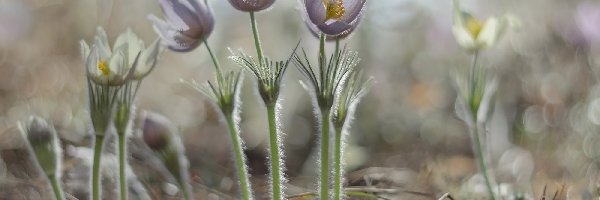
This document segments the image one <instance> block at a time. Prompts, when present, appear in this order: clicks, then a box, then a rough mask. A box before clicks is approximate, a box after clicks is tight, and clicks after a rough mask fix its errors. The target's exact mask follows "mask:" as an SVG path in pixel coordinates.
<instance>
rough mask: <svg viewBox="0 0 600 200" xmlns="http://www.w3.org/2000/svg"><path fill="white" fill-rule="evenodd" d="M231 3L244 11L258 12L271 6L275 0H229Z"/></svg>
mask: <svg viewBox="0 0 600 200" xmlns="http://www.w3.org/2000/svg"><path fill="white" fill-rule="evenodd" d="M229 3H230V4H231V6H233V7H234V8H235V9H238V10H240V11H243V12H258V11H261V10H264V9H267V8H269V7H271V5H273V3H275V0H229Z"/></svg>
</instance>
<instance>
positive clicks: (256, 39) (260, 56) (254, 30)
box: [250, 12, 263, 64]
mask: <svg viewBox="0 0 600 200" xmlns="http://www.w3.org/2000/svg"><path fill="white" fill-rule="evenodd" d="M250 24H252V35H254V46H255V47H256V56H257V57H258V63H260V64H262V63H263V52H262V45H261V43H260V36H259V35H258V27H257V26H256V19H255V18H254V12H250Z"/></svg>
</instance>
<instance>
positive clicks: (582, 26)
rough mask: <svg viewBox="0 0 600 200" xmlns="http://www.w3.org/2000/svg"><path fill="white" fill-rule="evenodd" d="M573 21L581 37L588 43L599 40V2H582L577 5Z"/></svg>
mask: <svg viewBox="0 0 600 200" xmlns="http://www.w3.org/2000/svg"><path fill="white" fill-rule="evenodd" d="M575 22H576V23H577V26H578V27H579V30H580V31H581V34H582V35H583V37H584V38H585V39H586V40H587V41H588V42H590V43H597V42H600V26H599V24H598V23H599V22H600V4H597V3H591V2H583V3H580V4H579V5H578V6H577V13H576V14H575Z"/></svg>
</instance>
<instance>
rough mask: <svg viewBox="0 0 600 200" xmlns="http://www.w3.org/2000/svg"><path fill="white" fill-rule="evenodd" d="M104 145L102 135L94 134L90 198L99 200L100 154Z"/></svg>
mask: <svg viewBox="0 0 600 200" xmlns="http://www.w3.org/2000/svg"><path fill="white" fill-rule="evenodd" d="M103 145H104V136H103V135H96V141H95V144H94V163H93V164H92V199H93V200H100V187H101V184H100V183H101V182H102V180H101V179H100V161H101V159H100V157H101V156H102V146H103Z"/></svg>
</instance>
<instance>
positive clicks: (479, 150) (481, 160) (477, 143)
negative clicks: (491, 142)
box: [471, 123, 496, 200]
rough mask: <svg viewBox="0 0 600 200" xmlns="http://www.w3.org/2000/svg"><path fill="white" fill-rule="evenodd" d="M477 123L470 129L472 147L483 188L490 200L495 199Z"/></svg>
mask: <svg viewBox="0 0 600 200" xmlns="http://www.w3.org/2000/svg"><path fill="white" fill-rule="evenodd" d="M479 126H480V125H479V123H476V125H475V127H471V129H472V130H471V131H472V135H473V143H474V144H473V146H474V147H475V154H476V155H477V162H478V165H479V168H480V169H481V173H482V174H483V178H484V179H485V186H486V187H487V190H488V193H489V195H490V198H491V199H492V200H495V199H496V195H495V194H494V188H493V187H492V180H491V178H490V174H489V171H488V165H487V162H486V159H485V150H484V147H483V143H482V141H481V138H480V134H481V130H480V127H479Z"/></svg>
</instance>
